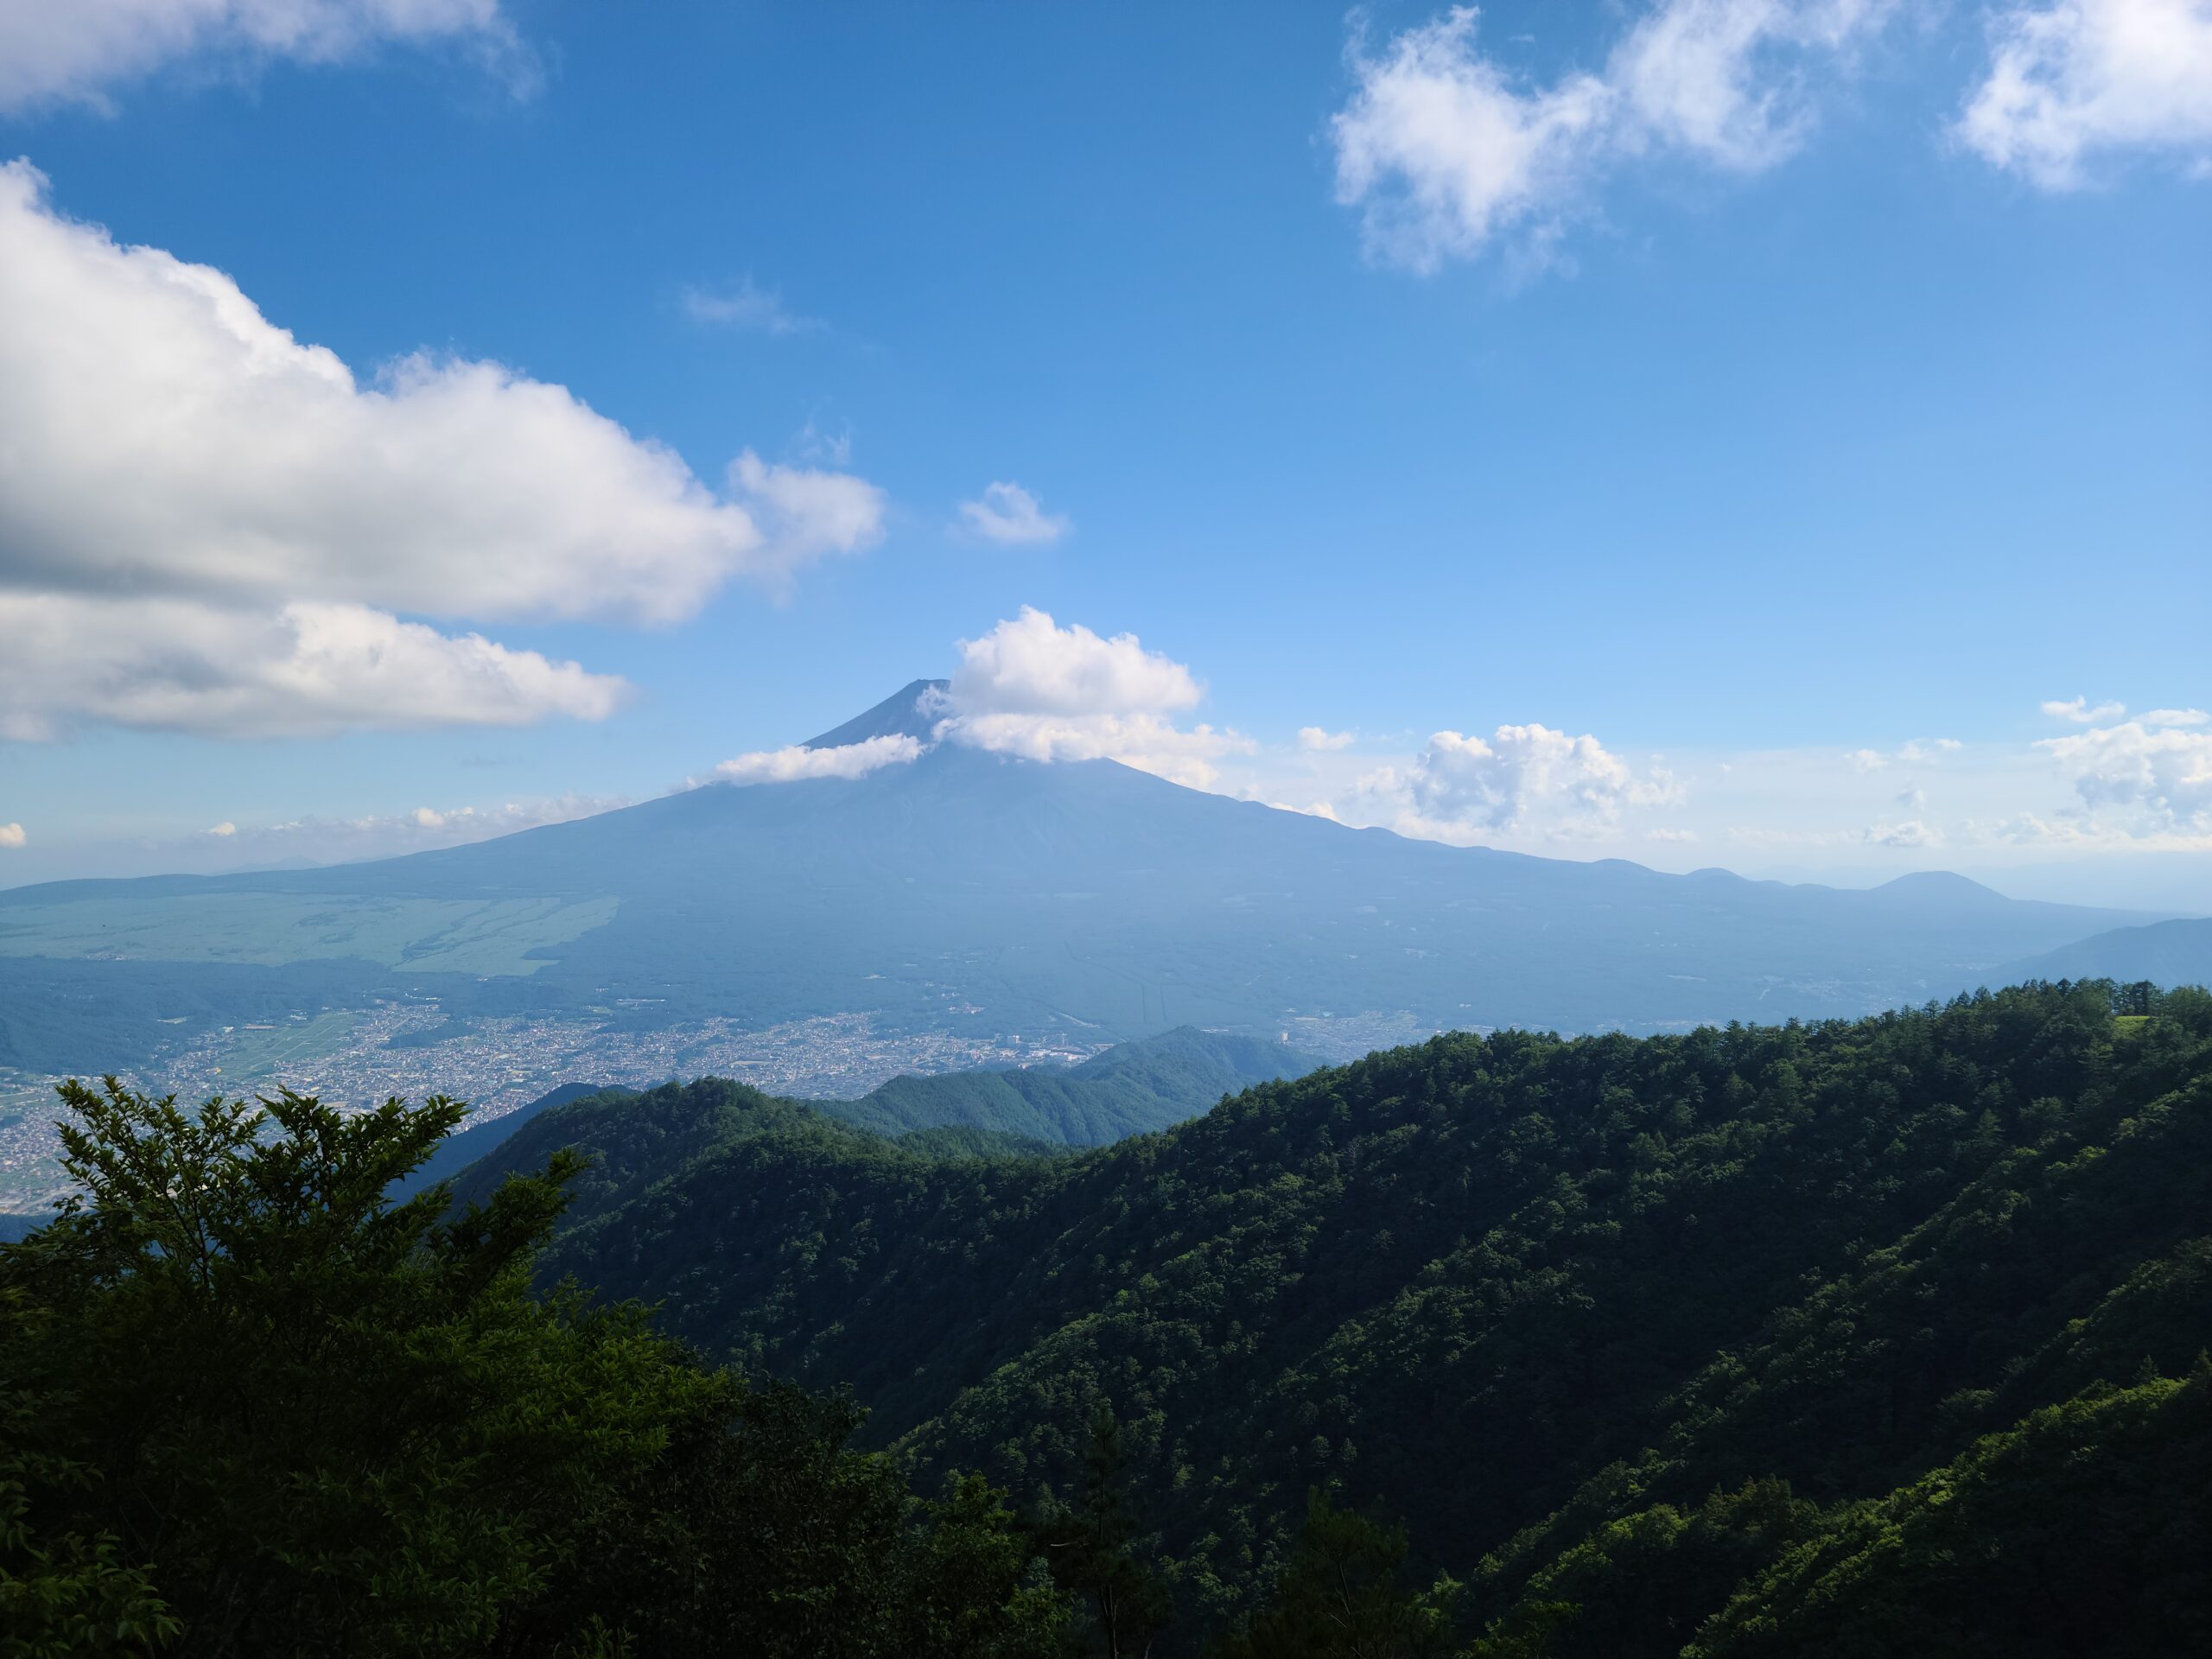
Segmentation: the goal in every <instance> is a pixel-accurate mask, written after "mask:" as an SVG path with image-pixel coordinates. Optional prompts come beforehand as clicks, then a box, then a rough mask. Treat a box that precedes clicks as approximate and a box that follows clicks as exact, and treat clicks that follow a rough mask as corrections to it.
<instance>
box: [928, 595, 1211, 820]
mask: <svg viewBox="0 0 2212 1659" xmlns="http://www.w3.org/2000/svg"><path fill="white" fill-rule="evenodd" d="M959 650H960V663H959V665H958V666H957V668H956V669H955V670H954V671H953V674H952V678H951V680H950V682H949V683H948V684H947V685H946V687H945V689H944V690H943V691H940V692H938V693H935V694H934V695H933V696H931V702H930V705H929V708H928V710H927V712H929V713H930V714H931V715H936V716H938V725H937V728H936V729H937V732H938V736H939V737H940V738H942V739H944V740H946V741H952V742H957V743H962V744H965V745H967V746H969V747H974V748H981V749H989V750H993V751H995V752H997V753H1001V754H1014V755H1020V756H1021V757H1023V758H1024V759H1027V760H1119V761H1121V762H1122V764H1124V765H1125V766H1135V767H1138V768H1139V769H1141V770H1142V771H1145V772H1156V773H1158V774H1159V775H1160V776H1161V777H1163V778H1168V779H1173V780H1174V781H1175V782H1177V783H1182V784H1188V785H1192V787H1203V786H1204V785H1207V784H1210V783H1211V782H1212V781H1213V780H1214V779H1215V778H1216V777H1217V775H1218V773H1217V769H1216V767H1215V766H1214V765H1213V762H1214V761H1216V760H1218V759H1220V758H1221V757H1222V756H1224V755H1227V754H1246V753H1251V752H1252V750H1253V747H1254V745H1253V743H1252V741H1251V740H1250V739H1249V738H1247V737H1245V736H1243V734H1241V733H1238V732H1235V731H1217V730H1216V729H1215V728H1212V727H1211V726H1207V725H1198V726H1195V727H1191V728H1183V727H1179V726H1177V725H1176V724H1175V721H1174V718H1173V717H1174V716H1175V715H1177V714H1178V713H1179V712H1181V711H1182V710H1185V709H1191V708H1193V707H1195V706H1196V705H1197V704H1198V702H1199V701H1200V700H1201V699H1202V698H1203V697H1204V696H1205V688H1204V687H1202V686H1201V685H1200V684H1199V683H1198V679H1197V678H1196V677H1195V676H1193V675H1192V672H1191V671H1190V670H1189V669H1187V668H1185V666H1184V665H1183V664H1180V663H1178V662H1176V661H1174V660H1173V659H1172V658H1168V657H1166V656H1163V655H1162V654H1161V653H1160V652H1153V651H1147V650H1146V649H1145V648H1144V646H1143V645H1142V644H1141V642H1140V641H1139V640H1138V639H1137V637H1136V635H1135V634H1133V633H1121V634H1116V635H1115V636H1113V637H1112V638H1111V639H1105V638H1102V637H1101V636H1099V635H1098V634H1096V633H1093V632H1091V631H1090V629H1089V628H1086V627H1084V626H1083V625H1082V624H1080V623H1074V624H1071V625H1070V626H1067V627H1062V626H1059V625H1058V623H1056V622H1055V621H1053V620H1052V617H1051V616H1049V615H1047V614H1046V613H1045V612H1043V611H1039V610H1037V609H1035V608H1033V607H1030V606H1027V605H1025V606H1024V607H1022V608H1021V613H1020V615H1019V616H1018V617H1015V618H1013V619H1011V620H1006V621H1001V622H1000V623H999V624H998V625H997V626H995V627H994V628H993V629H992V630H991V631H990V632H988V633H986V634H984V635H982V637H981V638H980V639H963V640H962V641H961V642H960V647H959Z"/></svg>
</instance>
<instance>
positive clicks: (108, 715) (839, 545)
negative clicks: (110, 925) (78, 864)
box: [0, 162, 883, 734]
mask: <svg viewBox="0 0 2212 1659" xmlns="http://www.w3.org/2000/svg"><path fill="white" fill-rule="evenodd" d="M729 482H730V493H729V494H728V495H727V496H718V495H717V494H716V493H715V492H713V491H712V490H710V489H709V488H708V487H707V486H705V485H703V484H702V483H701V482H700V480H698V479H697V478H696V477H695V476H693V474H691V473H690V470H689V468H687V467H685V465H684V464H683V461H682V460H681V459H679V458H678V457H677V455H676V454H674V453H673V452H672V451H670V450H668V449H666V448H663V447H661V446H659V445H658V444H655V443H652V442H648V441H642V440H639V439H637V438H634V437H632V435H630V434H629V433H627V432H626V431H624V430H623V429H621V428H620V426H618V425H616V424H615V423H613V422H612V421H609V420H607V419H606V418H605V417H604V416H600V415H598V414H596V413H594V411H593V410H591V409H589V408H588V407H587V406H586V405H585V404H582V402H580V401H578V400H577V399H576V398H575V397H573V396H572V395H571V394H570V393H569V392H568V391H565V390H564V389H563V388H562V387H559V386H556V385H546V384H544V383H543V382H539V381H535V380H531V379H529V378H526V377H524V376H521V375H518V374H517V373H515V372H512V371H511V370H509V369H506V368H504V367H501V366H500V365H497V364H492V363H482V362H469V361H461V360H441V359H431V358H429V357H425V356H420V355H418V356H413V357H409V358H405V359H401V360H400V361H398V362H397V363H395V364H393V365H390V366H389V367H388V368H387V369H386V370H385V371H384V372H382V373H381V374H380V375H379V376H378V378H376V379H375V381H374V382H373V383H372V384H370V385H361V384H359V383H358V382H357V381H356V379H355V378H354V375H353V372H352V370H350V369H349V368H348V367H347V366H346V365H345V364H344V363H342V362H340V360H339V359H338V358H337V357H336V356H335V355H334V354H333V353H330V352H328V351H327V350H324V349H322V348H321V347H319V346H306V345H302V344H301V343H300V342H299V341H297V340H295V339H294V338H293V336H292V335H291V334H288V333H286V332H285V331H284V330H283V329H282V328H279V327H276V326H275V325H273V324H271V323H270V322H269V321H267V320H266V319H264V317H263V316H262V315H261V313H260V312H259V310H258V309H257V308H255V306H254V304H253V302H251V300H250V299H248V298H247V297H246V296H245V294H244V293H242V292H241V291H240V290H239V289H238V286H237V284H236V283H233V282H232V280H231V279H230V278H229V277H226V276H225V275H223V274H222V273H221V272H219V271H217V270H212V269H210V268H208V267H207V266H204V265H193V264H185V263H184V262H182V261H181V260H178V259H176V258H175V257H171V256H170V255H169V254H167V253H165V252H162V251H160V250H158V249H153V248H143V247H124V246H122V245H118V244H117V243H116V242H115V241H114V240H112V239H111V238H110V237H109V236H108V235H107V233H106V232H104V231H102V230H100V229H99V228H97V227H95V226H87V225H82V224H79V223H76V222H74V221H72V220H70V219H67V218H65V217H63V216H62V215H60V213H56V212H55V211H54V209H53V207H51V205H50V204H49V203H48V200H47V194H46V181H45V180H44V178H43V177H42V175H40V174H39V173H38V172H37V171H36V170H35V168H32V167H30V166H29V164H28V163H27V162H14V163H10V164H8V165H5V166H0V639H8V640H9V641H10V643H11V644H12V643H15V642H16V641H19V640H21V639H23V637H24V630H26V629H28V628H34V627H35V628H39V629H42V630H44V631H45V632H44V634H43V637H42V638H41V639H38V640H36V641H35V644H36V645H38V646H40V647H41V648H43V650H44V652H45V653H46V654H47V655H48V656H49V657H58V658H67V656H69V655H71V654H72V653H73V652H82V653H83V654H84V657H85V658H86V660H85V662H84V663H83V664H80V665H79V666H76V667H70V666H69V665H68V664H67V662H66V661H64V662H63V663H62V664H61V671H60V675H59V676H58V677H55V678H53V679H52V680H51V681H49V682H48V683H46V684H45V685H44V686H43V687H42V688H41V687H39V686H34V687H32V688H31V690H32V692H33V694H34V695H33V696H32V700H31V702H29V703H28V704H26V703H22V702H15V701H12V700H11V702H10V705H9V707H10V709H11V710H12V711H14V712H13V713H12V714H11V716H10V721H11V724H12V725H13V726H14V727H15V728H16V731H17V734H21V733H22V731H23V730H25V729H29V730H33V731H42V730H51V729H54V728H59V727H62V726H66V725H67V724H68V723H69V722H70V718H71V717H72V716H75V717H80V718H84V719H92V720H105V721H118V722H120V723H126V724H136V723H147V724H151V725H154V726H156V727H161V728H180V729H194V730H209V731H219V730H225V729H235V730H238V731H240V732H242V733H262V732H267V731H270V730H273V729H285V728H289V729H299V730H308V731H312V730H323V729H334V728H336V727H338V726H341V725H345V724H349V723H368V724H376V725H411V724H425V723H432V724H450V723H457V722H461V721H475V720H482V721H488V722H490V723H495V724H502V723H512V722H514V721H518V720H527V719H534V718H537V717H539V716H541V715H546V714H566V715H576V716H578V717H581V718H587V719H589V718H598V717H600V716H601V715H604V714H605V713H607V711H608V710H609V709H612V708H613V706H614V705H615V702H617V701H618V698H619V690H620V687H619V683H617V682H615V681H613V680H611V679H608V678H607V677H602V676H595V675H590V674H587V673H586V672H585V671H583V670H582V669H581V668H579V667H578V666H577V665H576V664H572V663H567V664H564V663H556V662H551V661H549V660H548V659H546V658H543V657H541V656H538V655H537V654H536V653H534V652H517V651H509V650H507V649H505V647H502V646H499V645H495V644H493V643H492V642H491V641H489V640H486V639H483V638H482V637H480V636H479V635H476V634H464V635H461V636H459V637H454V636H449V635H448V634H445V633H442V632H437V631H435V630H434V629H432V628H428V627H424V626H422V625H420V624H417V623H412V622H402V621H400V620H397V616H396V615H395V614H393V613H410V614H414V615H418V616H423V617H427V618H431V619H443V620H517V619H529V618H556V619H568V618H594V619H604V620H614V621H619V622H628V623H643V624H652V623H665V622H670V621H674V620H678V619H680V618H683V617H684V616H687V615H690V613H693V612H694V611H696V609H697V608H698V607H699V606H700V605H701V604H702V603H703V602H704V601H706V599H707V598H708V597H709V595H710V594H712V593H713V592H714V591H715V589H716V588H718V587H719V586H721V584H722V583H723V582H725V581H727V580H728V579H729V578H730V577H732V576H734V575H753V576H755V577H758V578H760V579H763V580H765V581H767V582H772V583H779V582H785V581H788V579H789V577H790V575H791V573H792V572H793V571H794V570H795V569H797V568H798V567H799V566H800V565H803V564H804V563H807V562H809V561H810V560H812V559H815V558H818V557H821V556H824V555H826V554H830V553H837V552H849V551H853V550H857V549H860V548H862V547H866V546H868V545H869V544H870V543H872V542H874V540H876V539H878V538H879V537H880V534H881V526H882V519H883V499H882V496H881V493H880V491H878V490H876V489H875V487H874V486H872V485H870V484H868V483H867V482H866V481H865V480H861V479H858V478H854V477H851V476H849V475H846V474H838V473H827V472H816V471H810V470H806V469H803V468H796V467H781V466H774V465H771V464H769V463H767V462H765V461H761V460H760V458H759V457H758V456H756V455H754V454H752V453H751V452H750V451H747V452H746V453H745V454H741V455H740V456H739V457H738V459H737V461H735V462H734V464H733V466H732V467H731V469H730V480H729ZM61 630H66V632H63V631H61ZM233 653H238V654H237V655H233ZM11 675H12V676H13V677H16V678H20V677H22V670H21V668H20V666H19V665H18V666H13V667H11V666H10V664H7V663H6V662H5V660H4V658H0V679H4V678H7V677H10V676H11ZM255 686H260V687H262V688H263V690H264V692H269V693H277V692H281V693H283V694H285V695H295V696H297V697H298V699H299V709H298V710H297V712H296V715H294V716H291V717H289V718H288V717H285V716H283V715H281V714H278V713H276V712H273V711H271V709H270V708H269V706H268V700H267V696H263V695H256V694H254V692H253V688H254V687H255ZM449 694H450V696H451V700H450V701H442V700H443V699H445V698H447V697H448V695H449ZM226 707H235V708H236V709H238V714H239V719H238V724H237V725H236V726H235V727H226V724H225V721H224V718H223V716H222V715H221V712H220V711H221V710H222V709H225V708H226ZM357 715H358V716H360V717H361V718H360V720H359V721H356V718H355V717H356V716H357Z"/></svg>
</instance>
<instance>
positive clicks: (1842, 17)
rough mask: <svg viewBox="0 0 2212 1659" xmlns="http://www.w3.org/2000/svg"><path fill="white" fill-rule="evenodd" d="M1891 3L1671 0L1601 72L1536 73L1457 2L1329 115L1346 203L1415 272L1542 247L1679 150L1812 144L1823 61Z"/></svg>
mask: <svg viewBox="0 0 2212 1659" xmlns="http://www.w3.org/2000/svg"><path fill="white" fill-rule="evenodd" d="M1893 10H1895V6H1894V0H1662V3H1661V4H1659V5H1657V6H1656V7H1654V8H1653V9H1652V10H1649V11H1648V12H1647V13H1645V14H1644V16H1643V17H1642V18H1641V19H1640V20H1639V21H1638V22H1637V23H1636V24H1635V25H1634V26H1633V27H1632V28H1630V30H1629V31H1628V33H1627V34H1626V35H1624V36H1623V37H1622V39H1621V40H1620V41H1619V42H1618V44H1617V45H1616V46H1615V48H1613V50H1612V52H1611V55H1610V57H1609V58H1608V60H1606V62H1605V65H1604V66H1603V67H1602V69H1601V70H1599V71H1595V72H1593V71H1589V70H1578V71H1573V72H1571V73H1566V74H1563V75H1561V76H1560V77H1559V78H1558V79H1555V80H1554V81H1553V82H1551V83H1550V84H1549V85H1548V86H1536V85H1531V84H1529V81H1528V80H1527V79H1526V78H1525V77H1522V76H1520V75H1517V74H1515V73H1512V72H1511V71H1510V70H1509V69H1508V68H1507V67H1505V66H1504V65H1503V63H1501V62H1500V61H1499V60H1497V59H1495V58H1493V57H1491V56H1490V55H1488V54H1485V53H1484V51H1482V50H1481V49H1480V48H1478V45H1477V43H1476V30H1477V16H1478V14H1477V10H1476V8H1474V7H1472V6H1455V7H1453V8H1452V10H1449V11H1447V12H1446V13H1445V14H1444V15H1443V16H1440V17H1438V18H1436V19H1434V20H1433V21H1432V22H1427V23H1423V24H1421V25H1418V26H1416V27H1414V28H1412V29H1406V30H1405V31H1403V32H1402V33H1401V34H1399V35H1396V36H1395V37H1394V38H1393V39H1392V40H1391V41H1389V44H1388V45H1387V46H1385V47H1384V48H1383V49H1382V50H1381V51H1379V52H1376V51H1370V49H1369V48H1368V46H1367V44H1366V42H1365V41H1364V39H1363V36H1362V35H1361V34H1360V33H1359V32H1358V29H1357V27H1356V29H1355V34H1354V37H1353V41H1352V45H1351V52H1350V61H1351V69H1352V74H1353V78H1354V79H1355V81H1356V82H1357V86H1356V88H1355V90H1354V92H1353V93H1352V96H1351V99H1350V101H1349V102H1348V103H1347V104H1346V105H1344V108H1343V109H1342V110H1341V111H1338V114H1337V115H1336V116H1335V118H1333V119H1332V122H1331V124H1330V133H1331V137H1332V139H1333V140H1334V143H1335V145H1336V152H1337V200H1338V201H1339V202H1341V203H1342V204H1344V206H1346V207H1357V208H1358V209H1359V211H1360V214H1361V219H1362V224H1363V230H1364V232H1365V237H1366V242H1367V246H1368V250H1369V251H1370V253H1371V254H1372V255H1374V256H1375V257H1377V258H1380V259H1383V260H1385V261H1387V262H1389V263H1391V264H1402V265H1405V266H1408V268H1410V269H1412V270H1417V271H1431V270H1435V269H1436V268H1437V267H1438V266H1440V264H1443V263H1444V261H1445V260H1446V259H1448V258H1465V257H1473V256H1475V255H1478V254H1480V253H1482V252H1484V251H1485V250H1486V249H1488V248H1489V247H1490V246H1491V245H1492V244H1493V243H1494V242H1496V241H1497V239H1498V238H1501V237H1503V236H1507V235H1516V236H1517V237H1519V238H1521V240H1522V251H1523V253H1524V256H1526V255H1528V254H1529V253H1530V252H1533V253H1534V254H1535V257H1539V258H1541V257H1548V253H1547V250H1548V248H1549V246H1550V245H1552V244H1553V243H1554V242H1555V241H1556V239H1557V238H1558V235H1559V233H1560V229H1561V228H1562V226H1563V224H1564V222H1565V221H1566V220H1567V219H1568V218H1569V217H1571V216H1573V214H1575V213H1578V212H1580V211H1582V210H1583V209H1584V208H1585V207H1586V197H1587V196H1588V194H1589V193H1590V191H1591V190H1592V188H1593V187H1594V186H1595V184H1596V183H1597V181H1599V179H1601V178H1602V177H1604V176H1605V175H1607V174H1609V173H1610V172H1611V171H1612V170H1613V169H1614V168H1617V167H1618V166H1619V165H1620V164H1621V163H1622V162H1624V161H1626V160H1628V159H1630V158H1631V157H1636V156H1647V155H1651V154H1655V153H1662V152H1663V153H1670V154H1674V155H1678V156H1688V157H1691V158H1694V159H1695V160H1697V161H1699V162H1702V163H1704V164H1706V165H1708V166H1713V167H1719V168H1726V169H1727V170H1730V171H1733V172H1738V173H1752V172H1758V171H1761V170H1763V169H1764V168H1770V167H1773V166H1775V165H1776V164H1777V163H1778V162H1782V161H1784V160H1786V159H1787V158H1788V157H1789V156H1790V155H1792V154H1793V153H1794V152H1795V151H1796V149H1798V148H1799V147H1800V145H1802V143H1803V142H1804V139H1805V137H1806V134H1807V133H1808V131H1809V130H1810V129H1811V127H1812V125H1813V123H1814V120H1815V111H1816V108H1817V104H1818V96H1817V89H1818V86H1819V84H1820V79H1821V73H1818V72H1825V73H1827V74H1830V75H1833V74H1835V73H1840V71H1841V70H1842V69H1844V68H1846V67H1848V65H1849V64H1850V62H1851V61H1852V57H1853V52H1854V50H1855V48H1858V47H1859V45H1860V44H1861V43H1862V42H1864V41H1866V40H1867V39H1869V38H1871V37H1872V35H1874V34H1876V33H1877V32H1878V30H1879V29H1881V28H1882V27H1883V25H1884V24H1885V22H1887V21H1888V19H1889V17H1890V16H1891V14H1892V12H1893Z"/></svg>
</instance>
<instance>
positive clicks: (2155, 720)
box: [2143, 709, 2212, 726]
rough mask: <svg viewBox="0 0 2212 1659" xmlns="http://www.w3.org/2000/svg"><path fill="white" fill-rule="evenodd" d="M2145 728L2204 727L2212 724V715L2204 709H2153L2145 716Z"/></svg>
mask: <svg viewBox="0 0 2212 1659" xmlns="http://www.w3.org/2000/svg"><path fill="white" fill-rule="evenodd" d="M2143 723H2144V724H2145V726H2203V725H2207V724H2212V715H2208V714H2206V713H2205V712H2204V710H2202V709H2152V710H2151V712H2150V713H2149V714H2147V715H2144V716H2143Z"/></svg>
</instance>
